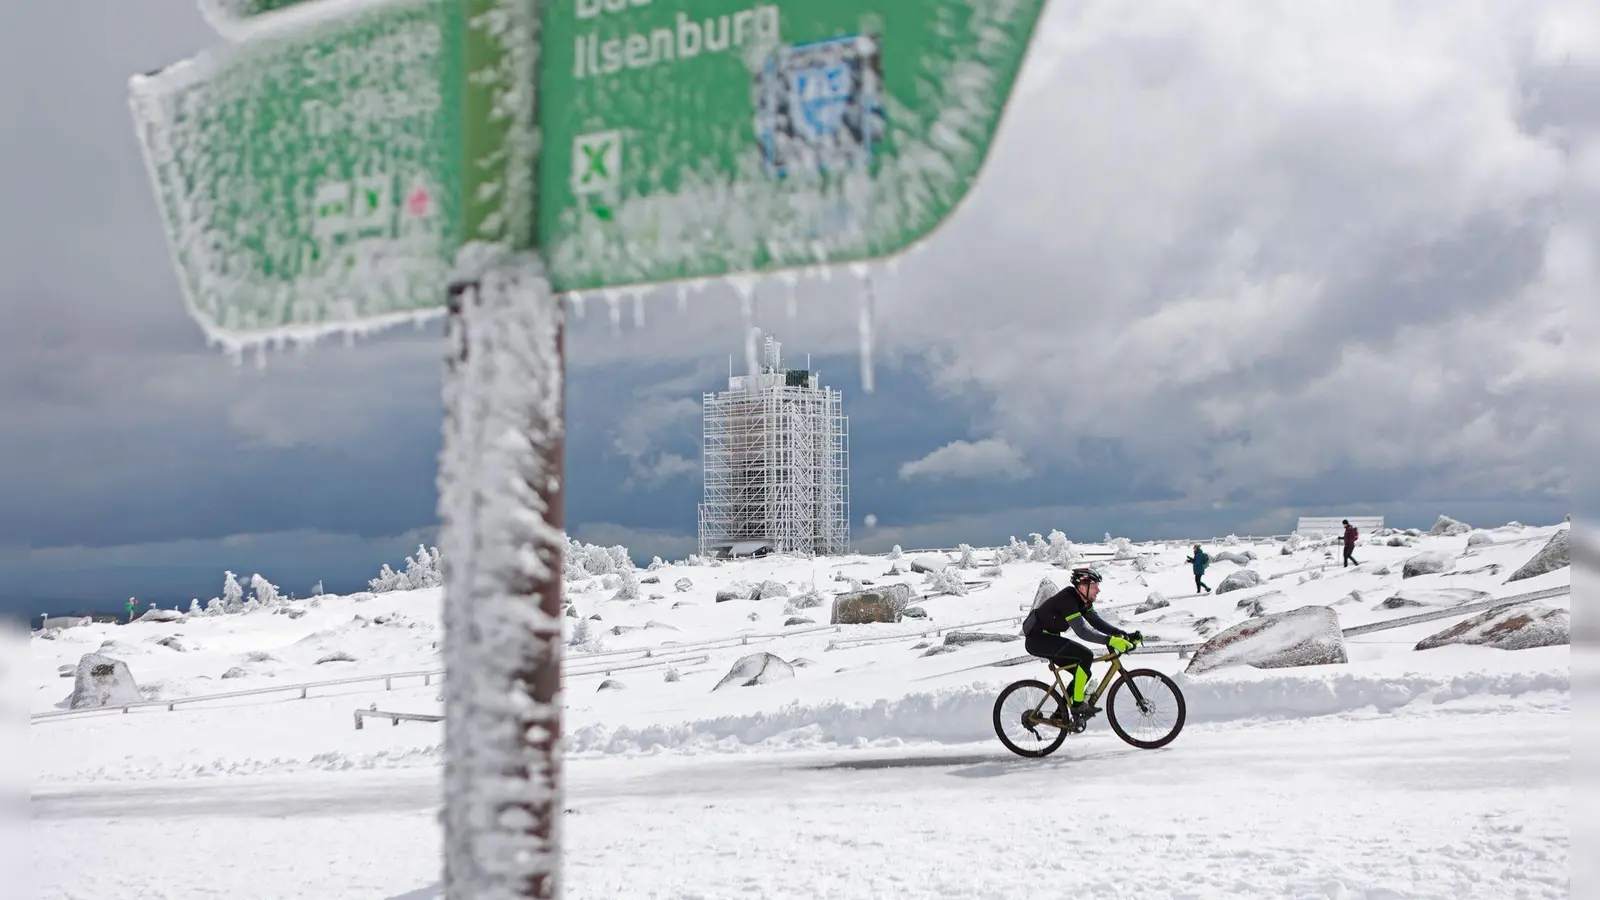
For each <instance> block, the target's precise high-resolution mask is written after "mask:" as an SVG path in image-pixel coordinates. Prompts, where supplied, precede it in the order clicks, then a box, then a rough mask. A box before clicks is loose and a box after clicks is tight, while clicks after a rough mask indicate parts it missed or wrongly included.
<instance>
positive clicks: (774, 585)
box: [751, 579, 789, 600]
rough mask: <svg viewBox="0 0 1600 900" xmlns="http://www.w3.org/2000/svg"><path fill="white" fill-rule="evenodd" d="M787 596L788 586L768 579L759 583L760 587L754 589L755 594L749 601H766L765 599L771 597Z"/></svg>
mask: <svg viewBox="0 0 1600 900" xmlns="http://www.w3.org/2000/svg"><path fill="white" fill-rule="evenodd" d="M787 596H789V586H788V585H786V584H784V583H783V582H781V581H773V580H771V579H768V580H766V581H763V582H761V586H760V587H758V588H756V591H755V594H754V595H752V597H751V599H752V600H766V599H769V598H772V597H787Z"/></svg>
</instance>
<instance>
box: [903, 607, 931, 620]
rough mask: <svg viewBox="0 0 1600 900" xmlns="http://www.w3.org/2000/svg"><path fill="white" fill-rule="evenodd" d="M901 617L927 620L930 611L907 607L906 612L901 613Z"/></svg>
mask: <svg viewBox="0 0 1600 900" xmlns="http://www.w3.org/2000/svg"><path fill="white" fill-rule="evenodd" d="M901 615H903V616H905V617H906V618H908V619H926V618H927V617H928V611H927V610H925V609H923V608H922V607H920V606H908V607H906V611H905V612H903V613H901Z"/></svg>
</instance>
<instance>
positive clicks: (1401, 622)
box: [989, 584, 1572, 666]
mask: <svg viewBox="0 0 1600 900" xmlns="http://www.w3.org/2000/svg"><path fill="white" fill-rule="evenodd" d="M1570 593H1572V585H1570V584H1564V585H1561V586H1559V587H1553V588H1545V589H1544V590H1539V591H1529V592H1528V593H1525V594H1513V595H1512V596H1510V597H1493V598H1490V599H1488V600H1475V601H1473V602H1471V603H1463V604H1461V605H1460V606H1452V607H1449V608H1447V609H1432V610H1429V611H1427V612H1423V613H1415V614H1412V615H1409V616H1400V617H1398V618H1394V619H1386V620H1385V621H1382V622H1371V623H1368V624H1366V625H1352V626H1351V627H1349V628H1341V629H1339V631H1340V633H1342V634H1343V635H1344V636H1345V637H1358V636H1360V635H1363V634H1373V633H1375V632H1379V631H1393V630H1394V629H1396V628H1406V627H1408V626H1411V625H1421V624H1423V623H1426V622H1436V621H1438V620H1440V619H1451V618H1455V617H1457V616H1466V615H1471V614H1472V613H1476V612H1485V611H1487V610H1491V609H1496V608H1498V607H1501V606H1515V605H1517V604H1519V603H1531V602H1533V601H1535V600H1548V599H1550V598H1551V597H1560V596H1562V595H1563V594H1570ZM1204 646H1205V642H1204V641H1201V642H1197V643H1192V644H1146V645H1144V646H1143V647H1140V648H1139V649H1138V650H1136V651H1134V652H1135V653H1176V654H1178V658H1179V659H1182V658H1184V657H1186V656H1188V655H1189V654H1190V653H1193V652H1194V651H1196V650H1199V649H1200V648H1201V647H1204ZM1033 659H1035V657H1032V656H1013V657H1009V658H1007V659H1002V660H1000V661H998V662H994V663H990V664H989V665H991V666H1015V665H1021V664H1023V663H1026V662H1028V661H1030V660H1033Z"/></svg>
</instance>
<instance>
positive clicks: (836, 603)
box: [828, 590, 906, 625]
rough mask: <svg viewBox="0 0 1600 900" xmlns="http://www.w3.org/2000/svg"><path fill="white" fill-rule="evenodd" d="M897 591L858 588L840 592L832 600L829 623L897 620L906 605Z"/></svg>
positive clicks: (852, 623) (849, 623) (863, 623)
mask: <svg viewBox="0 0 1600 900" xmlns="http://www.w3.org/2000/svg"><path fill="white" fill-rule="evenodd" d="M897 594H898V592H890V591H886V590H860V591H851V592H849V593H845V594H840V595H839V596H838V597H835V598H834V600H833V616H832V617H831V618H830V619H829V622H828V624H830V625H865V624H867V623H869V622H898V621H900V617H901V616H903V615H905V608H906V605H905V603H904V602H897V601H899V599H900V598H899V596H897Z"/></svg>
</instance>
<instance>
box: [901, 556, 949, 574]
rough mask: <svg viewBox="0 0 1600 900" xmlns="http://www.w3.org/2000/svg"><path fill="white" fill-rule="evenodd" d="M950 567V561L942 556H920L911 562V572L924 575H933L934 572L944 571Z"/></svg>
mask: <svg viewBox="0 0 1600 900" xmlns="http://www.w3.org/2000/svg"><path fill="white" fill-rule="evenodd" d="M948 565H950V560H948V559H946V558H945V557H944V556H942V555H941V556H919V557H917V558H916V559H913V560H912V561H911V571H913V572H917V573H920V574H923V575H932V574H933V573H934V572H939V571H942V570H943V569H944V567H945V566H948Z"/></svg>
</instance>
